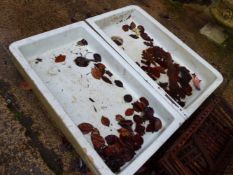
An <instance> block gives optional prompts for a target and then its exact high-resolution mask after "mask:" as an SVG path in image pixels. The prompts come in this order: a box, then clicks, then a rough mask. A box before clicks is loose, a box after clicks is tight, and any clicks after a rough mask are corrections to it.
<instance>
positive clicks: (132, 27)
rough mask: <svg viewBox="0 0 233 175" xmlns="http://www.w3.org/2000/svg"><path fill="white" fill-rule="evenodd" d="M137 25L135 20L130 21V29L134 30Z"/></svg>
mask: <svg viewBox="0 0 233 175" xmlns="http://www.w3.org/2000/svg"><path fill="white" fill-rule="evenodd" d="M135 27H136V24H135V23H134V22H131V23H130V26H129V29H130V30H133V29H134V28H135Z"/></svg>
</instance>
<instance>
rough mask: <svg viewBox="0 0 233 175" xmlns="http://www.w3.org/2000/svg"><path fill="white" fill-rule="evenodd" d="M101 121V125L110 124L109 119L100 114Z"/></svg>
mask: <svg viewBox="0 0 233 175" xmlns="http://www.w3.org/2000/svg"><path fill="white" fill-rule="evenodd" d="M101 123H102V124H103V125H105V126H109V125H110V120H109V119H108V118H107V117H105V116H102V117H101Z"/></svg>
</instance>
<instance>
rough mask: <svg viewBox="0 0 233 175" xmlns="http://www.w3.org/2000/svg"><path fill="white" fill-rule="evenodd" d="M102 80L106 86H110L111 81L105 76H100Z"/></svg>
mask: <svg viewBox="0 0 233 175" xmlns="http://www.w3.org/2000/svg"><path fill="white" fill-rule="evenodd" d="M102 80H103V81H104V82H106V83H108V84H112V81H111V80H110V79H109V78H108V77H106V76H102Z"/></svg>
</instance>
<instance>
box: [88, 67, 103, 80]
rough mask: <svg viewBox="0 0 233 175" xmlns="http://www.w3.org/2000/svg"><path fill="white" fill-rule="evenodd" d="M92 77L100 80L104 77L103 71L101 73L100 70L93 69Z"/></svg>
mask: <svg viewBox="0 0 233 175" xmlns="http://www.w3.org/2000/svg"><path fill="white" fill-rule="evenodd" d="M91 75H92V76H93V77H94V78H95V79H98V80H99V79H100V78H101V77H102V76H103V75H104V73H103V71H101V70H100V69H98V68H92V69H91Z"/></svg>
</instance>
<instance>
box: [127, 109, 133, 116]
mask: <svg viewBox="0 0 233 175" xmlns="http://www.w3.org/2000/svg"><path fill="white" fill-rule="evenodd" d="M133 113H134V109H132V108H128V109H126V111H125V115H126V116H131V115H133Z"/></svg>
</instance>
